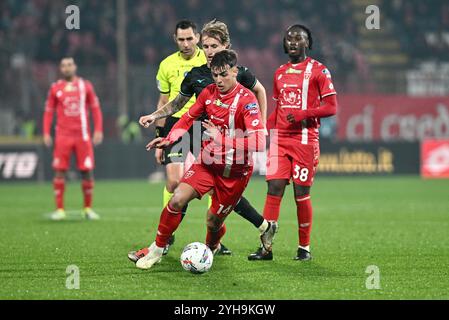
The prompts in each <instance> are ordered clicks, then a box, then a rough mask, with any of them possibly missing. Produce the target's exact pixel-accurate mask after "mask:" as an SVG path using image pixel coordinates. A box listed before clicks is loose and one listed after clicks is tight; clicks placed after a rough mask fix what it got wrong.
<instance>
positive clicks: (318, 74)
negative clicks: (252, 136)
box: [248, 25, 337, 261]
mask: <svg viewBox="0 0 449 320" xmlns="http://www.w3.org/2000/svg"><path fill="white" fill-rule="evenodd" d="M311 48H312V35H311V32H310V30H309V29H308V28H307V27H305V26H303V25H293V26H291V27H289V28H288V29H287V31H286V32H285V37H284V51H285V53H286V54H288V56H289V60H290V61H289V62H288V63H286V64H284V65H282V66H281V67H280V68H279V69H277V70H276V72H275V74H274V86H273V98H274V100H275V101H276V109H275V111H274V113H273V114H272V116H273V117H274V122H275V126H274V128H275V130H274V131H271V135H270V149H269V152H268V161H267V175H266V180H267V182H268V192H267V198H266V200H265V207H264V218H265V219H266V220H268V221H271V223H272V224H274V225H277V221H278V218H279V212H280V205H281V200H282V197H283V195H284V191H285V187H286V186H287V185H288V184H289V183H290V181H291V180H293V188H294V192H295V202H296V208H297V218H298V235H299V246H298V251H297V255H296V257H295V259H296V260H301V261H304V260H310V259H311V257H312V256H311V254H310V233H311V227H312V203H311V200H310V188H311V186H312V183H313V178H314V175H315V172H316V169H317V166H318V160H319V155H320V148H319V132H318V128H319V126H320V118H324V117H329V116H332V115H334V114H335V113H336V111H337V100H336V94H337V93H336V91H335V89H334V85H333V83H332V78H331V74H330V72H329V70H328V69H327V68H326V66H324V65H323V64H321V63H320V62H318V61H316V60H314V59H312V58H310V57H308V56H307V55H306V52H307V50H310V49H311ZM270 249H271V248H270ZM248 259H249V260H272V259H273V253H272V251H271V250H266V249H265V248H264V247H263V246H261V247H260V248H259V249H258V250H257V251H256V252H254V253H252V254H251V255H249V257H248Z"/></svg>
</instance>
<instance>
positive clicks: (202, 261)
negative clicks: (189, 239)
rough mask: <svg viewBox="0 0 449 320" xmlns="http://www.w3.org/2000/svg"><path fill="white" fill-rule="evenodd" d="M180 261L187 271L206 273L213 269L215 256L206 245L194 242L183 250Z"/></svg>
mask: <svg viewBox="0 0 449 320" xmlns="http://www.w3.org/2000/svg"><path fill="white" fill-rule="evenodd" d="M180 261H181V265H182V267H183V268H184V270H186V271H190V272H192V273H196V274H198V273H205V272H207V271H209V269H210V268H211V267H212V263H213V261H214V255H213V253H212V251H211V250H210V249H209V247H208V246H206V245H205V244H204V243H201V242H193V243H190V244H188V245H187V246H185V248H184V250H182V253H181V258H180Z"/></svg>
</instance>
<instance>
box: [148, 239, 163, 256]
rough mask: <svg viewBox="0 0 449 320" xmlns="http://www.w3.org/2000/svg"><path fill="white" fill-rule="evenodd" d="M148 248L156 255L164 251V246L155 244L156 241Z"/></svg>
mask: <svg viewBox="0 0 449 320" xmlns="http://www.w3.org/2000/svg"><path fill="white" fill-rule="evenodd" d="M148 249H150V251H153V252H154V253H155V254H157V255H158V256H162V254H163V253H164V249H165V248H164V247H162V248H161V247H158V246H157V245H156V242H154V243H153V244H152V245H151V246H150V247H149V248H148Z"/></svg>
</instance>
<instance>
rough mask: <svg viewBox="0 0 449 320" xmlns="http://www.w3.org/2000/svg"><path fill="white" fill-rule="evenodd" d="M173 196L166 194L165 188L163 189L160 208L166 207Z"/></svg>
mask: <svg viewBox="0 0 449 320" xmlns="http://www.w3.org/2000/svg"><path fill="white" fill-rule="evenodd" d="M172 196H173V193H170V192H168V190H167V187H164V192H163V196H162V201H163V202H162V206H163V207H166V206H167V204H168V202H169V201H170V199H171V197H172Z"/></svg>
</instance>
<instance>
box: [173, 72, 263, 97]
mask: <svg viewBox="0 0 449 320" xmlns="http://www.w3.org/2000/svg"><path fill="white" fill-rule="evenodd" d="M237 68H238V74H237V81H238V82H239V83H240V84H241V85H243V86H244V87H246V88H248V89H250V90H252V89H253V88H254V86H255V85H256V82H257V79H256V77H255V76H254V75H253V74H252V73H251V71H249V69H248V68H246V67H242V66H237ZM212 83H214V80H213V78H212V73H211V71H210V69H209V68H208V67H207V64H204V65H202V66H201V67H194V68H192V70H190V72H189V73H187V75H186V77H185V78H184V80H183V81H182V84H181V91H180V93H181V94H182V95H183V96H185V97H192V96H193V95H195V97H198V96H199V95H200V93H201V91H203V89H204V88H206V87H207V86H208V85H210V84H212Z"/></svg>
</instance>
